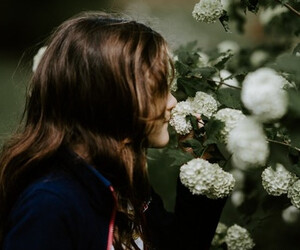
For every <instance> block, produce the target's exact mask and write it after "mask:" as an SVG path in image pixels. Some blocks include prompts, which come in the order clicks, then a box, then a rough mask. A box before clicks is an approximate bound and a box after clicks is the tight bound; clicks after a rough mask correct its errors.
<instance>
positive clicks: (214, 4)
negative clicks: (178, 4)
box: [192, 0, 223, 23]
mask: <svg viewBox="0 0 300 250" xmlns="http://www.w3.org/2000/svg"><path fill="white" fill-rule="evenodd" d="M222 14H223V6H222V3H221V0H200V2H199V3H196V5H195V7H194V10H193V12H192V16H193V17H194V18H195V19H196V20H197V21H198V22H205V23H214V22H216V21H217V20H218V19H219V18H220V17H221V16H222Z"/></svg>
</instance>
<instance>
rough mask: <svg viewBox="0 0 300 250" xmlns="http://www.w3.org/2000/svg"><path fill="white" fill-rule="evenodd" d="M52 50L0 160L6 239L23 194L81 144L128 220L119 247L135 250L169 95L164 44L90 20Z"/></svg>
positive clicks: (145, 31)
mask: <svg viewBox="0 0 300 250" xmlns="http://www.w3.org/2000/svg"><path fill="white" fill-rule="evenodd" d="M46 45H47V49H46V51H45V54H44V55H43V57H42V59H41V61H40V63H39V65H38V67H37V69H36V72H35V73H34V74H33V77H32V79H31V84H30V87H29V92H28V98H27V104H26V109H25V121H24V126H23V128H22V129H21V131H20V132H18V133H17V134H16V135H14V136H13V137H12V139H11V140H9V141H8V142H7V143H6V144H5V145H4V147H3V149H2V153H1V156H0V171H1V172H0V183H1V186H0V204H1V205H0V228H1V236H2V237H3V234H4V232H3V230H4V228H5V221H6V218H7V216H8V214H9V211H10V209H11V208H12V206H13V204H14V202H15V201H16V199H17V197H18V195H19V194H20V192H22V190H23V189H24V188H25V187H26V186H27V185H28V184H29V183H30V182H31V181H33V179H34V176H35V173H37V172H39V173H43V171H46V170H44V169H43V168H42V166H41V164H40V163H41V162H42V161H44V160H45V159H48V158H50V157H51V156H53V155H54V154H55V153H56V152H57V150H58V149H59V148H60V147H61V146H68V147H72V146H73V145H79V144H80V145H84V146H85V148H86V150H87V154H88V156H89V159H90V161H91V163H92V164H93V165H94V166H95V167H96V168H97V169H98V170H99V171H100V172H101V173H103V174H104V175H105V176H106V177H107V178H108V179H109V180H110V181H111V182H112V184H113V186H114V188H115V189H116V191H117V194H118V203H119V205H118V211H119V214H120V218H123V219H120V222H117V223H116V231H115V232H116V234H115V238H114V245H115V248H116V249H121V248H122V245H123V246H125V247H126V248H132V233H133V230H135V231H138V232H139V233H140V234H141V236H142V239H143V240H144V241H145V242H146V241H147V237H146V228H145V224H144V221H143V215H142V206H143V202H144V201H145V200H147V199H148V197H149V183H148V176H147V169H146V156H145V148H146V147H147V136H148V134H149V133H150V132H151V130H152V129H153V127H154V122H155V120H157V119H162V118H163V115H164V111H165V106H166V98H167V95H168V91H169V87H168V77H169V73H170V72H169V71H170V67H169V66H170V58H169V55H168V49H167V45H166V42H165V40H164V39H163V38H162V36H161V35H160V34H158V33H157V32H155V31H153V30H152V29H151V28H149V27H147V26H145V25H143V24H141V23H138V22H135V21H128V20H124V19H122V18H119V17H114V16H112V15H108V14H104V13H84V14H81V15H79V16H76V17H73V18H71V19H70V20H67V21H66V22H64V23H63V24H62V25H60V26H59V27H58V28H57V29H56V31H55V32H54V33H53V34H52V35H51V37H50V39H49V41H48V43H47V44H46ZM129 204H130V206H132V208H133V214H134V215H133V216H132V215H131V213H129V212H128V205H129ZM124 218H125V219H124ZM121 221H123V222H121ZM133 245H134V244H133Z"/></svg>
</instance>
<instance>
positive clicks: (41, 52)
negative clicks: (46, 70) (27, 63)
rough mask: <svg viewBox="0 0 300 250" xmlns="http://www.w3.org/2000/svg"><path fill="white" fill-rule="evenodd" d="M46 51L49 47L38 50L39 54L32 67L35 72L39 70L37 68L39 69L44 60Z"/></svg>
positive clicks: (35, 57) (34, 58)
mask: <svg viewBox="0 0 300 250" xmlns="http://www.w3.org/2000/svg"><path fill="white" fill-rule="evenodd" d="M46 49H47V46H44V47H41V48H40V49H39V50H38V52H37V54H36V55H35V56H34V57H33V65H32V71H33V72H35V71H36V69H37V67H38V65H39V63H40V61H41V59H42V57H43V55H44V53H45V51H46Z"/></svg>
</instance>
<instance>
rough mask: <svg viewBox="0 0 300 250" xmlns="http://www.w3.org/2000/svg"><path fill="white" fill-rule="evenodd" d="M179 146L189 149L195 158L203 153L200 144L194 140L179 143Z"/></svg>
mask: <svg viewBox="0 0 300 250" xmlns="http://www.w3.org/2000/svg"><path fill="white" fill-rule="evenodd" d="M181 144H182V145H183V146H184V147H191V148H192V149H193V151H194V153H195V154H196V155H197V156H201V154H202V152H203V146H202V144H201V143H200V142H199V141H198V140H196V139H188V140H185V141H183V142H181Z"/></svg>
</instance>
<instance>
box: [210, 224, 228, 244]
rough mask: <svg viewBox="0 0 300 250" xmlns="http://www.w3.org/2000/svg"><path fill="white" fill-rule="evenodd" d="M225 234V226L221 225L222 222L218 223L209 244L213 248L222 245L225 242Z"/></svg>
mask: <svg viewBox="0 0 300 250" xmlns="http://www.w3.org/2000/svg"><path fill="white" fill-rule="evenodd" d="M226 232H227V226H226V225H225V224H223V223H222V222H219V223H218V226H217V228H216V232H215V235H214V238H213V239H212V242H211V244H212V245H213V246H220V245H222V244H223V243H224V242H225V235H226Z"/></svg>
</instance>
